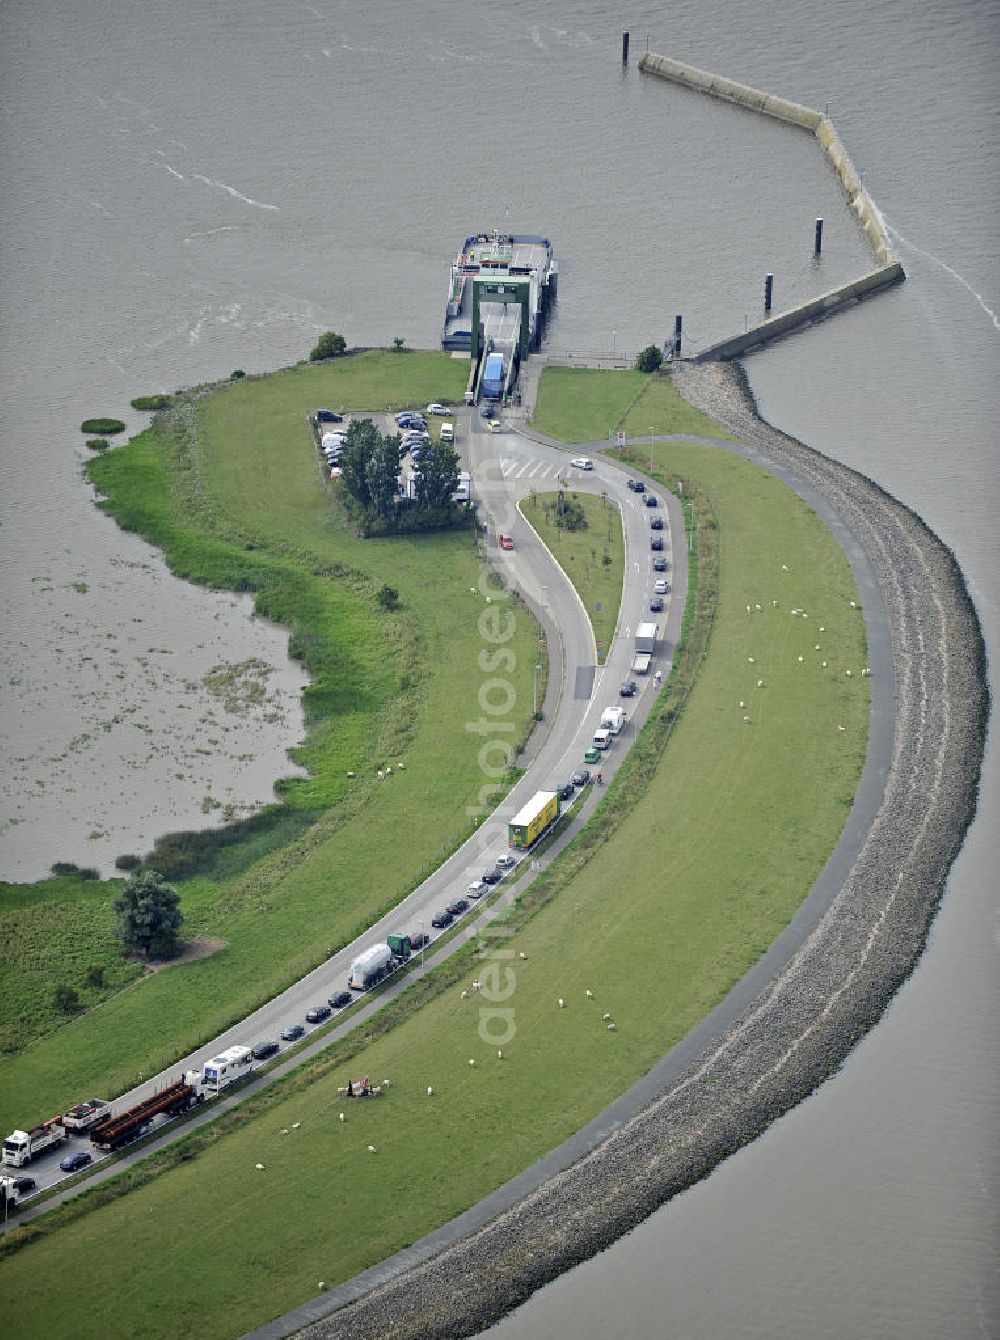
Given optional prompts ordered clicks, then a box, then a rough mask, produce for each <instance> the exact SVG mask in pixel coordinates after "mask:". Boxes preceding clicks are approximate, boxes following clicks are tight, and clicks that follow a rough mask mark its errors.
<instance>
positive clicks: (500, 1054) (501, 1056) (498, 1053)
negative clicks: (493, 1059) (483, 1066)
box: [497, 1047, 503, 1061]
mask: <svg viewBox="0 0 1000 1340" xmlns="http://www.w3.org/2000/svg"><path fill="white" fill-rule="evenodd" d="M497 1060H498V1061H502V1060H503V1051H502V1050H501V1049H500V1048H499V1047H498V1048H497Z"/></svg>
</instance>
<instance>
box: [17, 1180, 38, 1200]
mask: <svg viewBox="0 0 1000 1340" xmlns="http://www.w3.org/2000/svg"><path fill="white" fill-rule="evenodd" d="M11 1181H12V1182H13V1183H14V1190H15V1191H16V1192H17V1194H18V1195H19V1196H26V1195H27V1194H28V1192H29V1191H34V1189H35V1186H36V1185H37V1183H36V1182H35V1179H34V1178H33V1177H12V1178H11Z"/></svg>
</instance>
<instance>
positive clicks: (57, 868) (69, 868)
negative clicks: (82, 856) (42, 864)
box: [49, 861, 80, 875]
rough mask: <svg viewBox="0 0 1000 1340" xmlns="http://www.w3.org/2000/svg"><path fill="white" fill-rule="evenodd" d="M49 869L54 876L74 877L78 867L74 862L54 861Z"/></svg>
mask: <svg viewBox="0 0 1000 1340" xmlns="http://www.w3.org/2000/svg"><path fill="white" fill-rule="evenodd" d="M49 869H50V870H51V871H52V873H53V874H54V875H75V874H77V873H78V871H79V869H80V867H79V866H78V865H77V864H76V862H75V861H56V862H55V863H54V864H53V865H50V866H49Z"/></svg>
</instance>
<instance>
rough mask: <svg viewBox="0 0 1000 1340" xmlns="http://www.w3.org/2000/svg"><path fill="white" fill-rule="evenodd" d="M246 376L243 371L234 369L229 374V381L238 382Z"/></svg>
mask: <svg viewBox="0 0 1000 1340" xmlns="http://www.w3.org/2000/svg"><path fill="white" fill-rule="evenodd" d="M246 375H247V374H246V373H245V372H244V371H243V369H242V368H234V369H233V370H232V372H231V373H230V374H229V380H230V381H231V382H238V381H240V380H242V378H243V377H245V376H246Z"/></svg>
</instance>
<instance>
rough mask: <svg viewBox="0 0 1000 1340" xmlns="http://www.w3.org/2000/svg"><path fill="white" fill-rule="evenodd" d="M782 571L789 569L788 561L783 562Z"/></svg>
mask: <svg viewBox="0 0 1000 1340" xmlns="http://www.w3.org/2000/svg"><path fill="white" fill-rule="evenodd" d="M781 571H782V572H787V571H788V564H787V563H782V565H781Z"/></svg>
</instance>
